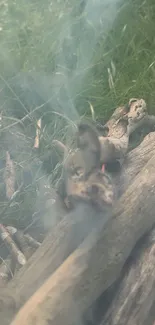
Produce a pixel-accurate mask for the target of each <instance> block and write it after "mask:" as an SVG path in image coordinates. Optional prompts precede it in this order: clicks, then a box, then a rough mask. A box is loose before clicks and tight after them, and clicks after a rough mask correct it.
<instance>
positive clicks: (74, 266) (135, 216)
mask: <svg viewBox="0 0 155 325" xmlns="http://www.w3.org/2000/svg"><path fill="white" fill-rule="evenodd" d="M154 160H155V152H154V155H153V157H152V158H151V159H150V160H149V162H148V163H147V164H146V166H145V167H144V168H143V169H142V171H141V172H140V173H139V174H138V175H137V177H136V178H135V180H134V182H133V183H132V184H131V186H130V187H129V188H128V190H127V191H126V193H125V194H124V195H123V196H122V198H121V199H120V200H119V202H118V204H117V207H116V208H115V209H114V212H113V215H112V218H110V219H109V221H108V222H107V223H106V225H105V223H104V225H103V224H102V227H101V225H100V226H99V227H98V229H97V230H96V231H95V230H94V231H93V232H92V233H91V234H90V236H88V238H86V240H85V241H84V242H83V243H82V244H81V245H80V246H79V248H78V249H77V250H76V251H75V252H74V253H73V254H71V255H70V256H69V257H68V258H67V259H66V261H65V262H64V263H63V264H62V265H61V266H60V267H59V268H58V269H57V271H56V272H55V273H53V275H51V276H50V277H49V279H48V280H47V281H46V282H45V283H44V284H43V285H42V287H41V288H40V289H39V290H38V291H37V292H36V293H35V294H34V295H33V296H32V297H31V298H30V299H29V301H28V302H27V303H26V304H25V305H24V307H23V308H22V309H21V310H20V312H19V313H18V315H17V316H16V318H15V320H14V321H13V322H12V324H11V325H21V323H22V324H23V325H30V324H33V325H35V324H38V323H39V324H40V325H47V324H49V322H50V323H51V324H52V325H61V324H64V323H65V324H68V325H73V324H77V323H78V322H79V321H80V320H81V316H82V314H83V312H84V311H85V310H86V309H87V308H88V307H89V306H90V305H91V304H92V303H93V302H94V301H95V300H96V299H97V298H98V297H99V296H100V295H101V293H102V292H103V291H105V290H106V289H107V288H108V287H109V286H110V285H111V284H112V283H114V281H115V280H116V279H117V278H118V276H119V274H120V271H121V270H122V267H123V266H124V263H125V261H126V260H127V258H128V256H129V254H130V253H131V250H132V249H133V248H134V246H135V244H136V242H137V241H138V240H139V239H140V238H141V237H142V236H143V235H144V234H145V233H146V232H147V231H148V230H150V229H151V227H152V226H153V224H154V207H155V203H154V196H155V185H154V184H155V166H154Z"/></svg>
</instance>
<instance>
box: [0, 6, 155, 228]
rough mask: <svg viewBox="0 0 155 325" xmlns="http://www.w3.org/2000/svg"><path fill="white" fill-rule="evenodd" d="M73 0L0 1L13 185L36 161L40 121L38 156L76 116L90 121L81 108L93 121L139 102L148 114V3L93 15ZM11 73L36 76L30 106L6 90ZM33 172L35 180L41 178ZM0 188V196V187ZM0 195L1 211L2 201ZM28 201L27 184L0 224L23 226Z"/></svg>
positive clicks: (152, 27) (154, 60)
mask: <svg viewBox="0 0 155 325" xmlns="http://www.w3.org/2000/svg"><path fill="white" fill-rule="evenodd" d="M102 2H103V1H102ZM79 3H80V2H78V1H77V0H68V1H64V0H57V1H56V0H55V1H48V0H45V1H41V0H40V1H39V0H38V1H30V0H29V1H25V0H14V1H11V0H8V1H3V2H1V4H0V54H1V55H0V85H1V87H0V89H1V92H0V105H1V109H2V111H3V115H4V117H5V118H4V125H3V132H1V141H0V146H1V158H3V157H4V155H5V150H7V149H8V148H9V150H10V151H11V152H12V154H13V157H14V160H15V163H16V168H17V170H18V176H19V180H18V182H19V183H20V177H21V176H20V175H21V174H20V173H21V170H23V169H24V168H28V169H32V165H33V164H34V159H37V158H35V155H34V153H33V152H32V146H33V139H34V134H35V123H36V120H37V118H39V117H40V116H42V117H43V119H44V127H45V128H44V132H43V135H42V141H41V151H40V156H42V155H44V154H46V153H47V151H48V150H51V149H50V148H51V141H52V139H53V137H54V138H61V139H62V138H63V139H64V138H66V135H67V138H70V134H72V128H70V126H74V123H75V122H76V121H77V120H78V119H79V118H80V116H81V115H83V114H86V115H88V116H91V113H90V107H89V103H91V104H92V105H93V107H94V110H95V114H96V116H97V117H103V118H105V119H107V118H108V117H109V116H110V115H111V113H112V111H113V109H114V108H115V107H117V106H118V105H120V104H124V103H126V102H127V101H128V100H129V99H130V98H132V97H142V98H144V99H145V100H146V101H147V103H148V109H149V111H150V112H151V113H153V114H154V113H155V106H154V103H155V23H154V22H155V2H154V0H147V1H142V0H128V1H127V0H126V1H121V2H118V1H117V8H116V9H114V10H113V8H114V6H111V8H110V9H109V10H107V14H106V11H105V10H106V9H105V7H104V5H103V7H102V10H97V9H96V7H95V1H93V0H89V3H90V4H92V6H91V11H90V12H87V13H85V12H84V11H82V9H83V8H82V5H83V2H82V1H81V5H79ZM109 3H110V1H109ZM19 72H20V73H31V74H35V73H39V78H40V79H42V83H41V84H40V83H39V82H40V81H38V80H39V78H36V81H37V86H36V93H35V96H34V97H37V96H38V94H39V96H40V98H41V99H36V98H35V100H34V101H33V94H34V91H33V88H32V89H31V92H29V93H28V94H27V93H26V94H25V92H24V91H23V90H21V89H19V88H18V90H17V92H16V88H15V89H14V88H12V84H11V86H10V81H9V78H11V77H15V76H16V75H17V74H19ZM4 86H5V87H6V88H5V89H7V91H8V93H7V95H6V94H5V96H4V94H3V91H2V89H3V87H4ZM30 88H31V87H30ZM22 91H23V92H22ZM12 110H13V114H12V113H10V112H12ZM17 111H18V114H17ZM30 112H31V114H30ZM32 112H33V113H32ZM10 114H11V115H10ZM24 114H29V117H30V118H29V120H28V121H27V122H26V121H23V123H22V124H21V123H18V117H19V115H20V117H24ZM14 123H15V125H14V126H12V127H11V125H12V124H14ZM62 127H63V128H62ZM11 130H13V132H14V141H15V143H16V145H14V146H13V148H12V144H11V142H9V145H8V138H9V139H10V137H11V135H10V132H11ZM17 131H18V135H17V134H16V135H15V133H17ZM9 141H10V140H9ZM38 175H39V176H36V178H37V180H39V179H40V177H42V176H43V175H42V174H38ZM36 178H35V177H34V182H36ZM1 187H2V190H1V193H2V192H3V191H4V190H5V189H4V184H3V182H1ZM1 196H2V198H1V202H0V204H1V206H2V207H3V206H5V205H6V204H7V201H6V200H4V196H3V195H1ZM34 202H36V187H35V186H34V188H33V186H31V187H29V188H28V189H27V190H24V193H22V194H21V196H20V198H19V200H18V204H15V205H14V206H12V207H10V208H9V209H8V210H7V213H5V215H1V216H0V219H1V220H2V221H4V220H5V221H6V222H10V223H14V222H15V223H17V224H18V225H19V226H23V225H25V224H27V223H28V222H30V220H31V218H32V214H33V213H34V212H35V209H36V207H35V204H34ZM25 220H26V221H25Z"/></svg>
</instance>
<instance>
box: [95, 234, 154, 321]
mask: <svg viewBox="0 0 155 325" xmlns="http://www.w3.org/2000/svg"><path fill="white" fill-rule="evenodd" d="M154 269H155V230H153V231H151V233H150V235H149V236H146V238H145V239H143V241H140V242H139V243H138V245H137V247H136V249H135V250H134V251H133V254H132V256H131V258H130V260H129V262H128V266H127V271H126V272H125V274H124V275H123V276H122V278H121V281H119V287H118V289H117V292H116V293H115V297H114V299H113V300H112V302H111V305H110V308H109V309H108V311H107V313H106V314H105V316H104V317H103V319H102V322H101V325H124V324H126V325H133V324H141V325H152V322H153V321H154V319H155V312H154V311H153V309H154V304H155V274H154ZM102 304H103V299H102Z"/></svg>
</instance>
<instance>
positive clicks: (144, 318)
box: [0, 112, 155, 325]
mask: <svg viewBox="0 0 155 325" xmlns="http://www.w3.org/2000/svg"><path fill="white" fill-rule="evenodd" d="M127 113H128V112H127ZM142 120H143V121H144V123H146V120H147V121H151V123H152V126H153V125H154V122H153V120H154V117H153V118H151V117H149V116H148V114H147V112H145V114H144V115H143V118H142V119H141V126H142ZM132 122H133V121H132ZM149 123H150V122H149ZM109 125H110V124H109ZM137 125H138V126H139V124H137ZM129 126H130V124H129ZM129 130H130V129H129ZM129 133H130V131H129ZM154 162H155V133H154V132H152V133H150V134H149V135H147V136H146V137H145V139H144V140H143V142H142V143H141V145H140V146H139V147H137V148H135V149H134V150H133V151H131V152H130V153H128V155H127V157H126V158H125V161H124V164H123V166H122V168H121V171H120V173H119V176H118V175H116V176H114V178H115V182H116V183H117V186H119V187H120V193H121V194H122V195H121V197H120V198H119V199H118V200H117V202H116V203H115V205H114V207H113V208H112V209H110V211H109V212H108V214H107V215H103V212H102V211H101V212H100V213H98V214H97V213H96V210H95V209H94V210H93V209H92V207H90V205H89V204H88V205H87V204H85V203H83V204H82V205H81V204H78V205H77V206H76V208H75V209H73V210H72V209H71V211H70V212H69V213H67V214H66V215H65V216H64V218H62V220H61V221H60V222H59V223H58V224H57V225H56V226H55V227H54V228H53V229H52V230H51V232H50V233H49V234H48V236H47V237H46V238H45V240H44V242H43V244H42V245H41V246H40V247H39V248H38V249H37V251H36V252H35V253H34V254H33V256H32V257H31V258H30V259H29V261H28V262H27V264H26V265H25V266H24V267H23V268H22V269H21V270H20V271H19V272H18V274H17V275H16V276H15V277H14V279H13V280H12V281H10V283H8V285H7V287H6V288H4V289H3V290H2V291H1V293H0V307H1V308H0V319H1V320H2V325H9V324H10V321H11V320H12V317H13V315H14V314H15V313H16V312H17V311H18V310H19V308H20V310H19V312H18V313H17V315H16V316H15V318H14V319H13V321H12V323H11V325H21V324H23V325H31V324H33V325H35V324H39V325H48V324H52V325H61V324H67V325H76V324H79V323H80V322H81V323H83V322H84V324H85V323H86V324H87V323H88V319H89V323H90V322H91V324H95V325H96V324H102V325H104V324H108V325H118V324H119V325H121V324H122V325H123V324H128V325H129V324H135V325H138V324H143V325H146V324H147V325H153V324H154V319H155V314H154V312H153V308H154V304H155V291H154V284H155V276H154V264H155V259H154V251H155V246H154V245H155V235H154V230H153V226H154V223H155V216H154V207H155V200H154V197H155V163H154ZM8 306H9V307H10V314H9V313H8V312H7V310H8ZM90 314H92V316H90Z"/></svg>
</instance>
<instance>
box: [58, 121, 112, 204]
mask: <svg viewBox="0 0 155 325" xmlns="http://www.w3.org/2000/svg"><path fill="white" fill-rule="evenodd" d="M76 139H77V148H76V150H75V151H74V150H73V151H71V152H69V151H68V156H67V157H65V160H64V164H63V190H64V192H65V193H64V199H65V200H66V198H67V200H68V201H69V202H70V205H71V206H72V207H73V206H74V205H75V204H76V202H77V201H80V200H81V201H83V200H84V201H86V202H89V203H91V204H94V205H96V206H98V207H100V208H102V207H103V208H104V207H105V206H106V207H107V206H111V205H112V204H113V201H114V187H113V184H112V181H111V179H110V177H109V176H108V175H106V174H105V173H104V172H102V171H101V166H100V156H101V147H100V142H99V138H98V134H97V131H96V130H95V129H94V128H93V127H92V126H91V125H89V124H86V123H80V124H79V125H78V131H77V133H76ZM65 150H66V149H65ZM61 185H62V183H61ZM58 191H59V189H58Z"/></svg>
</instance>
